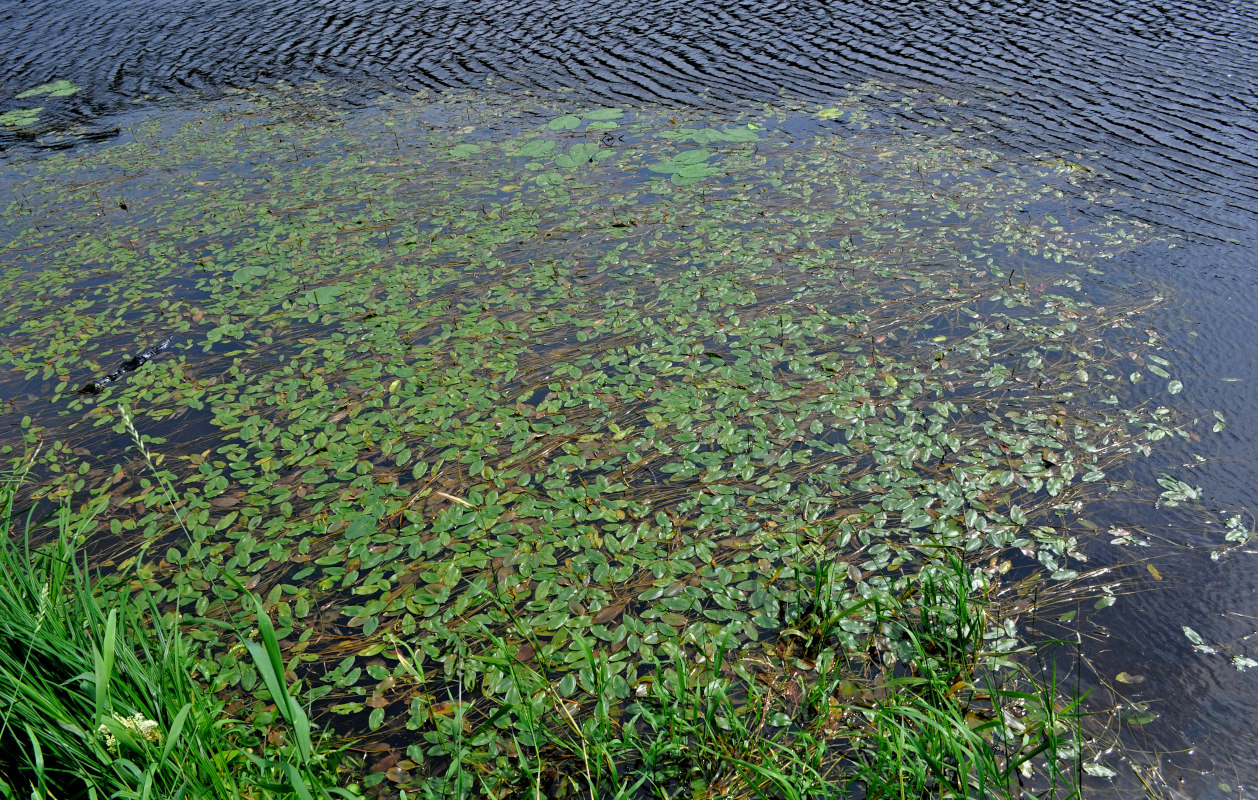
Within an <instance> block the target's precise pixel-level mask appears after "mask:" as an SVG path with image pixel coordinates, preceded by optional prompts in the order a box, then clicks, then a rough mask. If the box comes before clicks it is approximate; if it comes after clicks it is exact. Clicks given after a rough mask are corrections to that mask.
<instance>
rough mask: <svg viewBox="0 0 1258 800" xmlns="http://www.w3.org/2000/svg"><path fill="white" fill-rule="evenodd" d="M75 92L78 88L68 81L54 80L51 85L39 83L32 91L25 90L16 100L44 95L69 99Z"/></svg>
mask: <svg viewBox="0 0 1258 800" xmlns="http://www.w3.org/2000/svg"><path fill="white" fill-rule="evenodd" d="M77 91H79V87H78V86H76V85H75V84H73V83H71V82H70V81H67V80H56V81H53V82H52V83H41V84H40V85H39V86H36V87H35V88H33V89H27V90H26V91H24V92H22V93H20V94H18V95H17V99H18V100H25V99H26V98H28V97H37V96H39V95H41V94H46V95H48V96H49V97H69V96H70V95H72V94H74V93H75V92H77Z"/></svg>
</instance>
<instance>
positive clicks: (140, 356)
mask: <svg viewBox="0 0 1258 800" xmlns="http://www.w3.org/2000/svg"><path fill="white" fill-rule="evenodd" d="M174 341H175V337H173V336H167V337H166V338H165V339H163V340H162V341H160V342H158V343H157V344H156V345H154V346H152V347H146V348H145V349H143V350H141V351H140V352H139V353H137V354H135V355H134V356H132V357H131V358H128V359H127V360H126V361H124V362H122V363H121V364H119V365H118V369H116V370H114V371H113V372H111V373H109V374H108V375H105V376H104V377H101V378H97V379H96V380H94V381H88V382H87V383H85V384H83V385H82V386H80V387H79V391H78V393H79V394H99V393H101V392H103V391H105V387H106V386H108V385H109V384H111V383H113V382H114V381H116V380H118V379H119V378H121V377H122V376H123V375H126V374H127V373H128V372H134V371H136V370H137V369H139V368H140V367H142V366H144V365H145V364H147V363H148V362H149V360H150V359H152V358H153V356H155V355H157V354H158V353H160V352H162V351H163V350H169V349H170V347H171V345H172V344H174Z"/></svg>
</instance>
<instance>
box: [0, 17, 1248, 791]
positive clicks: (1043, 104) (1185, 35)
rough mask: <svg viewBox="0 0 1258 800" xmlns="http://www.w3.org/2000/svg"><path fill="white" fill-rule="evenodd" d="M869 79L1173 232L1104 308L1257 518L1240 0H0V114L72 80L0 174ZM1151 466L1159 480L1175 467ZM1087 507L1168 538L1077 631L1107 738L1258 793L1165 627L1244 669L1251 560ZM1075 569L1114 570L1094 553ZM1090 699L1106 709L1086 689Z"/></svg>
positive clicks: (1118, 272) (1219, 501)
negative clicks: (562, 100)
mask: <svg viewBox="0 0 1258 800" xmlns="http://www.w3.org/2000/svg"><path fill="white" fill-rule="evenodd" d="M870 77H874V78H880V79H883V80H887V81H893V82H901V83H908V84H913V85H926V86H930V87H932V88H935V89H939V90H941V91H943V92H945V93H947V94H951V95H955V96H961V97H966V98H971V99H974V100H976V101H977V102H973V103H971V104H970V108H975V109H978V111H977V113H978V114H980V116H981V122H982V124H983V125H985V126H986V127H987V128H989V129H990V131H991V136H992V139H993V141H994V142H995V143H997V144H999V145H1000V146H1003V147H1005V148H1008V149H1010V150H1012V151H1015V152H1025V153H1035V154H1041V153H1042V154H1048V155H1051V156H1068V155H1069V154H1072V153H1077V152H1083V151H1094V152H1097V153H1099V154H1100V155H1101V158H1102V165H1103V166H1104V167H1105V169H1106V170H1107V171H1108V172H1110V173H1112V175H1113V180H1114V181H1115V182H1116V183H1117V184H1118V187H1119V188H1121V189H1123V190H1125V191H1126V192H1127V193H1130V194H1131V196H1132V197H1134V198H1136V199H1135V200H1134V201H1131V202H1130V203H1129V204H1128V207H1126V208H1122V209H1121V210H1122V211H1123V212H1124V213H1127V214H1130V215H1133V216H1136V217H1139V218H1142V219H1145V220H1147V221H1150V222H1153V223H1156V224H1157V225H1159V226H1161V227H1162V228H1163V229H1164V230H1167V231H1168V232H1169V233H1171V234H1172V235H1175V236H1178V237H1180V238H1179V240H1178V242H1177V246H1176V247H1175V248H1173V249H1171V250H1169V251H1158V252H1156V253H1150V252H1147V251H1141V252H1140V253H1139V254H1138V255H1134V256H1132V257H1130V258H1128V259H1126V260H1125V261H1124V262H1123V263H1120V264H1115V265H1112V266H1110V267H1108V268H1107V269H1108V272H1109V274H1110V275H1111V276H1112V280H1113V281H1114V282H1115V283H1116V285H1117V288H1119V289H1120V290H1121V287H1122V285H1123V284H1128V285H1133V286H1136V287H1139V286H1141V285H1142V284H1144V283H1145V282H1158V283H1163V284H1169V285H1171V286H1173V287H1174V294H1175V300H1174V302H1172V303H1170V304H1169V305H1168V309H1169V310H1165V311H1163V312H1160V315H1159V316H1158V317H1157V318H1156V320H1155V325H1156V329H1157V333H1158V334H1159V335H1160V336H1161V337H1162V338H1164V339H1165V340H1167V341H1168V342H1170V343H1172V344H1173V345H1175V346H1176V347H1178V348H1179V349H1180V351H1181V355H1180V357H1179V359H1178V360H1177V368H1178V370H1179V375H1180V377H1182V378H1183V380H1184V384H1185V387H1186V388H1185V391H1184V393H1183V394H1181V395H1179V396H1178V399H1177V401H1178V402H1179V403H1180V404H1181V406H1182V407H1183V408H1187V409H1207V410H1208V409H1216V408H1217V409H1219V410H1221V411H1222V412H1223V413H1224V414H1225V415H1226V416H1227V418H1228V420H1229V427H1228V429H1227V430H1226V431H1225V432H1224V433H1222V434H1220V435H1218V436H1214V437H1208V438H1207V439H1206V440H1205V443H1204V444H1201V445H1198V449H1200V448H1201V447H1205V448H1209V450H1208V451H1207V454H1208V455H1210V456H1212V458H1211V460H1210V461H1208V462H1207V463H1206V464H1204V465H1202V466H1200V467H1198V468H1197V469H1196V470H1195V472H1193V473H1189V474H1190V475H1192V476H1194V477H1195V482H1196V483H1199V484H1200V485H1202V486H1204V487H1205V488H1206V494H1207V497H1208V502H1209V505H1210V506H1211V507H1215V508H1219V509H1227V510H1229V511H1230V510H1239V509H1245V508H1254V507H1258V488H1255V487H1258V463H1256V461H1255V458H1254V453H1255V452H1258V448H1256V447H1255V444H1258V393H1255V392H1254V390H1253V386H1254V382H1255V380H1256V379H1258V369H1256V368H1255V361H1256V359H1255V351H1258V324H1255V314H1254V313H1253V309H1255V308H1258V302H1256V301H1258V286H1256V284H1258V280H1256V277H1258V272H1256V271H1255V269H1254V267H1255V262H1256V261H1258V259H1256V258H1255V255H1254V253H1255V252H1258V250H1256V248H1258V218H1256V216H1255V213H1254V209H1255V208H1256V207H1258V94H1256V93H1255V91H1256V90H1255V87H1256V86H1258V3H1255V2H1251V1H1250V0H1242V1H1237V0H1233V1H1232V2H1222V1H1219V2H1175V3H1169V2H1162V3H1148V2H1118V1H1115V2H1102V1H1101V0H1097V1H1096V2H1060V3H1055V4H1044V3H1038V2H981V3H979V2H975V3H964V2H953V3H943V2H928V1H927V0H918V1H916V2H911V1H910V0H898V1H896V0H882V2H846V3H843V2H824V3H823V2H790V3H787V2H771V1H769V0H765V1H763V2H751V1H750V0H746V1H744V2H734V1H733V0H714V2H709V3H704V4H695V3H683V2H677V0H669V1H668V2H664V1H662V0H655V1H653V0H628V2H609V1H608V0H581V2H567V1H565V2H546V3H532V4H530V3H521V4H503V3H500V2H485V1H477V0H467V1H465V2H461V1H459V0H451V1H450V2H439V1H438V2H432V3H427V4H424V5H423V6H421V7H412V6H407V5H399V4H389V3H366V2H355V1H354V0H316V1H314V2H311V1H309V0H306V1H305V2H301V3H296V2H290V0H278V1H273V2H268V3H259V2H256V1H255V0H250V2H244V1H243V0H219V1H218V2H206V3H176V2H162V1H161V0H158V1H157V2H141V1H139V0H115V2H110V3H101V2H65V0H58V1H57V2H52V0H31V1H29V2H18V1H17V0H0V113H2V112H3V111H6V110H8V109H10V108H15V107H18V106H19V105H21V104H19V103H18V102H17V101H14V100H13V99H12V98H13V95H15V94H17V93H18V92H20V91H22V90H23V89H26V88H29V87H31V86H33V85H35V84H38V83H42V82H45V81H49V80H53V79H57V78H64V79H69V80H71V81H73V82H75V83H77V84H79V85H80V86H82V87H84V90H83V91H82V92H80V93H79V94H77V95H75V96H73V97H70V98H67V99H64V100H58V101H49V102H47V103H46V105H47V110H46V112H45V113H44V115H43V116H42V117H41V119H40V122H39V123H38V124H37V125H35V126H32V127H31V128H28V129H23V130H22V131H20V132H14V131H7V132H5V131H0V147H3V148H4V154H3V155H2V156H0V158H14V157H16V158H24V157H29V156H31V155H32V154H34V155H35V157H37V156H38V152H39V150H40V148H46V147H63V146H67V145H70V144H72V143H73V142H75V141H81V140H82V139H83V138H84V137H86V138H108V137H109V136H110V134H111V131H112V130H114V129H115V128H116V127H118V126H119V125H121V124H125V120H126V118H127V116H128V115H130V114H133V113H136V110H137V109H139V110H140V111H144V110H146V109H149V108H152V107H153V106H154V105H159V106H160V105H161V104H172V103H179V102H181V101H183V100H191V99H195V98H199V97H204V96H205V95H207V94H209V95H213V94H215V93H217V92H220V91H222V90H224V89H227V88H230V87H245V86H252V85H255V84H257V83H259V82H262V83H266V82H269V81H274V80H279V79H284V80H289V81H293V82H298V83H300V82H304V81H309V80H312V79H329V80H333V81H337V82H343V83H347V84H350V85H352V86H355V87H363V88H362V91H363V92H364V93H370V92H371V91H372V88H373V87H385V86H390V87H392V86H399V85H400V86H404V87H413V88H421V87H427V88H445V87H462V86H467V87H481V86H484V84H485V82H486V80H487V79H493V80H494V81H495V82H497V83H498V84H499V85H500V86H501V85H507V86H510V85H519V86H525V87H539V88H547V89H553V88H555V87H566V88H570V89H572V90H574V91H575V92H578V93H580V94H581V95H583V96H585V97H588V98H589V99H592V100H601V101H605V102H611V103H624V102H629V101H634V100H653V101H661V100H662V101H665V102H673V103H678V104H703V105H713V106H721V105H725V104H730V103H735V102H738V101H742V100H746V99H757V98H770V97H776V96H778V95H779V94H780V93H783V92H784V93H786V94H789V95H791V96H794V97H800V98H805V99H816V100H818V101H824V100H826V99H827V98H832V97H834V96H835V95H837V94H839V93H841V91H842V87H843V86H844V84H847V83H852V82H857V81H860V80H862V79H865V78H870ZM1207 414H1208V411H1207ZM1159 457H1160V458H1161V459H1162V461H1161V462H1159V464H1158V465H1157V466H1158V467H1160V468H1162V469H1166V468H1172V467H1174V466H1175V465H1176V464H1177V463H1178V462H1179V461H1184V460H1186V459H1187V455H1186V453H1175V452H1173V451H1172V452H1169V453H1167V454H1164V455H1162V456H1159ZM1134 477H1135V478H1137V479H1139V480H1148V479H1149V477H1150V472H1140V473H1136V474H1135V475H1134ZM1106 513H1107V514H1108V515H1109V517H1110V518H1109V519H1108V520H1105V521H1112V522H1124V521H1130V522H1132V523H1141V524H1143V525H1145V526H1146V527H1148V528H1150V529H1152V530H1153V531H1155V532H1156V533H1158V534H1159V535H1161V536H1162V537H1164V538H1165V540H1166V543H1165V544H1164V545H1158V546H1155V547H1153V548H1151V549H1150V550H1149V551H1147V554H1148V555H1151V556H1152V557H1154V558H1155V559H1156V563H1157V564H1158V565H1159V570H1160V574H1161V575H1162V577H1163V578H1164V579H1163V580H1161V581H1155V580H1153V579H1152V577H1151V576H1148V575H1141V577H1138V578H1136V579H1133V581H1132V582H1131V583H1130V587H1131V588H1135V589H1139V590H1146V589H1147V590H1149V591H1141V592H1140V593H1137V594H1135V595H1133V596H1130V597H1124V598H1123V599H1122V601H1121V602H1120V603H1119V604H1118V605H1116V606H1114V607H1113V608H1111V609H1108V610H1107V611H1105V612H1103V613H1101V614H1098V615H1095V617H1094V618H1093V619H1091V620H1090V621H1088V622H1087V623H1086V624H1085V625H1084V626H1083V628H1082V629H1081V630H1082V631H1083V633H1084V637H1085V639H1084V644H1083V649H1082V653H1083V657H1084V658H1085V659H1086V660H1087V661H1088V662H1089V664H1090V668H1087V669H1084V670H1082V672H1081V677H1080V680H1081V683H1082V686H1084V687H1089V686H1094V685H1097V678H1096V676H1098V675H1099V676H1100V677H1101V678H1102V679H1104V680H1106V681H1111V682H1112V678H1113V676H1114V675H1116V674H1117V673H1119V672H1124V671H1125V672H1127V673H1130V674H1133V675H1139V676H1143V677H1144V678H1145V680H1144V682H1143V683H1140V684H1133V685H1126V686H1124V685H1122V684H1114V685H1116V686H1117V687H1118V688H1120V689H1122V690H1123V691H1124V693H1125V694H1124V697H1125V699H1126V700H1127V701H1131V702H1138V701H1143V702H1148V703H1149V704H1150V706H1149V707H1150V709H1151V710H1153V711H1155V712H1157V713H1158V714H1160V715H1161V716H1160V718H1159V719H1158V720H1156V721H1155V722H1153V723H1151V724H1149V725H1147V726H1144V727H1143V728H1140V727H1137V726H1130V727H1128V729H1127V730H1126V732H1125V734H1124V735H1125V737H1126V740H1127V742H1128V743H1129V744H1130V745H1131V746H1133V747H1135V748H1138V749H1140V748H1143V749H1147V750H1148V751H1150V752H1161V753H1162V754H1161V755H1150V756H1148V757H1147V758H1145V759H1144V761H1145V762H1146V763H1154V764H1158V765H1159V767H1160V769H1161V771H1162V773H1163V774H1164V775H1165V776H1166V778H1167V780H1168V781H1169V784H1170V788H1171V789H1172V790H1173V791H1174V792H1176V793H1178V794H1180V795H1181V796H1184V797H1252V796H1255V794H1258V715H1255V714H1254V707H1255V704H1256V703H1258V669H1255V670H1252V671H1250V672H1249V673H1241V672H1239V671H1237V670H1235V669H1233V668H1232V667H1231V666H1230V665H1229V664H1228V663H1227V661H1225V660H1224V659H1222V658H1219V657H1214V658H1207V657H1204V656H1202V655H1200V654H1196V653H1194V652H1192V650H1191V649H1190V647H1189V644H1188V642H1187V641H1186V639H1185V638H1184V635H1183V633H1182V626H1184V625H1191V626H1192V627H1193V628H1195V629H1196V630H1197V631H1199V632H1200V633H1201V634H1202V635H1203V637H1205V639H1206V640H1207V641H1211V642H1219V643H1226V644H1229V645H1231V646H1232V647H1233V648H1234V652H1245V653H1246V654H1247V655H1249V656H1250V657H1253V658H1258V636H1253V638H1252V639H1246V638H1245V637H1249V636H1251V635H1253V634H1255V630H1256V629H1258V595H1256V590H1258V569H1255V567H1256V566H1258V562H1256V561H1255V560H1254V559H1253V558H1252V557H1251V556H1247V555H1245V554H1240V555H1235V556H1232V557H1230V558H1229V559H1226V560H1224V561H1222V562H1221V563H1215V562H1213V561H1212V560H1211V559H1210V557H1209V554H1208V550H1207V549H1206V548H1200V547H1199V548H1197V549H1195V550H1189V549H1186V548H1184V547H1183V545H1200V544H1202V543H1203V542H1217V541H1218V540H1219V539H1220V538H1221V536H1220V535H1218V534H1217V533H1215V534H1210V533H1206V534H1203V533H1202V531H1201V530H1200V523H1199V522H1196V521H1194V519H1193V518H1189V517H1187V516H1179V517H1177V516H1175V515H1173V514H1171V513H1168V512H1166V511H1153V510H1146V511H1138V510H1133V509H1131V508H1128V507H1115V508H1113V509H1110V510H1108V511H1107V512H1106ZM1251 524H1252V517H1251ZM1094 559H1095V560H1096V561H1097V562H1098V563H1100V564H1105V563H1109V562H1114V563H1115V564H1120V563H1123V562H1124V561H1126V560H1127V557H1126V556H1125V555H1123V554H1122V553H1120V552H1118V551H1110V550H1109V549H1108V548H1107V547H1105V546H1098V548H1097V551H1096V552H1095V553H1094ZM1139 573H1141V571H1140V570H1138V569H1130V568H1128V569H1127V570H1126V571H1125V572H1122V573H1120V574H1123V575H1128V576H1129V575H1133V574H1139ZM1246 647H1248V648H1250V649H1248V650H1246ZM1066 660H1067V661H1070V660H1071V659H1066ZM1095 699H1096V700H1097V701H1098V705H1100V704H1103V703H1105V702H1110V703H1112V702H1118V701H1119V700H1120V698H1115V697H1114V696H1113V695H1112V694H1111V693H1110V691H1109V690H1108V689H1106V688H1105V687H1104V686H1097V693H1096V695H1095ZM1140 758H1141V757H1139V756H1137V757H1136V759H1135V760H1136V761H1137V763H1141V761H1140ZM1123 782H1124V784H1132V780H1131V778H1130V777H1127V778H1124V780H1123ZM1220 784H1225V785H1226V786H1221V785H1220Z"/></svg>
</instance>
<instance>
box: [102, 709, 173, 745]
mask: <svg viewBox="0 0 1258 800" xmlns="http://www.w3.org/2000/svg"><path fill="white" fill-rule="evenodd" d="M110 716H112V717H113V718H114V720H116V721H117V722H118V724H120V725H122V727H124V728H126V729H127V730H129V731H131V732H132V733H134V734H135V735H136V736H138V737H139V738H141V739H143V740H145V741H146V742H149V743H151V744H161V743H162V731H161V729H160V728H159V727H158V726H157V723H156V722H155V721H153V720H151V719H146V718H145V716H144V715H143V714H140V713H138V712H137V713H136V714H134V715H132V716H130V717H123V716H119V715H118V714H117V713H116V712H115V713H113V714H111V715H110ZM96 734H97V735H98V736H100V737H102V738H103V739H104V740H105V748H106V749H108V750H109V752H111V753H113V754H114V755H117V754H118V738H117V737H116V736H114V734H113V731H111V730H110V729H109V726H108V725H105V724H104V723H102V724H101V725H100V727H98V728H97V729H96Z"/></svg>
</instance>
